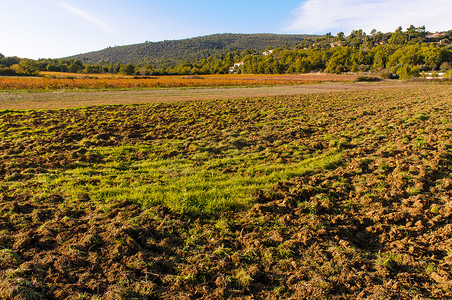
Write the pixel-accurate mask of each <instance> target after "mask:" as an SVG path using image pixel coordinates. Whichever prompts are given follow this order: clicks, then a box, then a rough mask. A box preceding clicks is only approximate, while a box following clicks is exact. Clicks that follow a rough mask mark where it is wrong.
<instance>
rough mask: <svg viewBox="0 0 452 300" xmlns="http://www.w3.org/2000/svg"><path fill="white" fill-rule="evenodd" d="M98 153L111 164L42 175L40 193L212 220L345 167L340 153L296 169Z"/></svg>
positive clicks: (247, 158)
mask: <svg viewBox="0 0 452 300" xmlns="http://www.w3.org/2000/svg"><path fill="white" fill-rule="evenodd" d="M97 151H99V152H101V153H102V154H103V155H104V156H105V157H109V159H108V160H107V161H106V162H105V163H103V164H95V165H92V164H84V165H83V164H81V165H79V166H78V167H77V168H74V169H70V170H67V171H65V172H64V173H60V174H54V175H51V174H50V175H49V174H43V175H41V176H40V178H39V179H38V181H39V183H40V184H39V186H40V189H41V190H45V191H48V192H52V193H53V192H55V191H58V192H60V193H62V194H63V195H65V196H66V198H67V199H68V200H69V201H77V200H79V199H81V198H86V199H88V198H89V199H90V200H93V201H96V202H98V203H105V204H108V203H117V202H118V201H125V200H128V201H132V202H134V203H137V204H140V205H143V206H146V207H149V206H154V205H164V206H166V207H168V208H169V209H171V210H172V211H175V212H178V213H186V214H191V215H211V214H215V213H219V212H222V211H226V210H230V209H243V208H246V207H249V205H250V204H251V203H252V202H253V194H254V193H255V192H256V191H257V190H266V189H269V188H270V187H271V186H272V185H273V184H275V183H276V182H279V181H286V180H289V179H290V178H293V177H295V176H301V175H303V174H306V173H310V172H314V171H315V170H317V169H326V168H331V167H333V166H337V165H338V164H340V163H341V153H340V152H335V151H333V152H329V153H324V154H320V155H317V156H313V157H309V158H301V159H300V160H299V161H294V162H291V163H269V162H267V161H266V160H265V159H262V157H260V156H259V154H258V153H250V154H246V155H241V156H237V157H232V156H231V157H227V158H217V159H215V158H213V159H212V158H210V159H209V160H208V161H207V160H206V161H205V163H202V164H201V165H199V166H197V165H196V162H195V161H196V160H193V159H180V158H173V159H160V160H152V159H150V160H143V161H139V162H136V161H129V162H127V161H121V162H119V161H118V160H117V155H115V153H113V152H114V151H117V149H109V148H105V149H99V150H97ZM232 169H234V170H235V171H234V172H232V171H231V172H229V170H232Z"/></svg>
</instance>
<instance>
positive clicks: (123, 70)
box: [119, 64, 135, 75]
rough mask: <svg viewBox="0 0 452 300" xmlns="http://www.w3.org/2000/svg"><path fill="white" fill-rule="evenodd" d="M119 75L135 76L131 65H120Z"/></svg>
mask: <svg viewBox="0 0 452 300" xmlns="http://www.w3.org/2000/svg"><path fill="white" fill-rule="evenodd" d="M119 74H121V75H133V74H135V67H134V66H133V65H132V64H126V65H121V67H120V68H119Z"/></svg>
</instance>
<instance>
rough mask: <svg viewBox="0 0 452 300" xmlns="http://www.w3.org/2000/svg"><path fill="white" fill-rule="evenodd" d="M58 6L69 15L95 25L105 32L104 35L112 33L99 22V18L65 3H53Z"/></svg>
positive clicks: (102, 22)
mask: <svg viewBox="0 0 452 300" xmlns="http://www.w3.org/2000/svg"><path fill="white" fill-rule="evenodd" d="M55 2H56V3H57V4H58V5H60V6H61V7H62V8H64V9H65V10H66V11H68V12H69V13H71V14H73V15H75V16H77V17H80V18H82V19H84V20H86V21H88V22H90V23H92V24H94V25H96V26H97V27H99V28H100V29H101V30H102V31H104V32H106V33H112V29H111V27H110V26H108V25H107V24H106V23H105V22H104V21H102V20H100V19H99V18H96V17H95V16H93V15H92V14H90V13H88V12H86V11H84V10H82V9H80V8H78V7H75V6H73V5H71V4H68V3H66V2H63V1H55Z"/></svg>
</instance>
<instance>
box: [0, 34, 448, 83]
mask: <svg viewBox="0 0 452 300" xmlns="http://www.w3.org/2000/svg"><path fill="white" fill-rule="evenodd" d="M267 50H268V49H267ZM272 50H273V51H271V53H270V52H266V53H263V52H262V51H258V50H254V49H245V50H235V51H229V52H228V51H224V52H220V53H215V54H212V55H210V56H208V57H206V58H202V59H196V60H192V61H190V60H188V59H187V60H186V61H184V62H182V63H180V64H178V65H172V64H167V65H163V66H161V65H160V66H159V65H153V64H149V63H148V64H120V63H113V62H105V61H103V60H101V61H99V62H98V63H97V64H85V63H82V61H81V60H80V59H40V60H31V59H26V58H25V59H20V58H18V57H4V56H3V55H1V54H0V75H37V74H38V73H39V72H40V71H54V72H71V73H87V74H91V73H111V74H122V75H173V74H179V75H195V74H198V75H202V74H226V73H231V72H234V73H247V74H292V73H309V72H326V73H345V72H373V73H378V74H380V75H382V76H388V77H394V78H402V79H405V78H410V77H416V76H419V75H420V74H421V73H422V72H426V71H434V70H450V69H451V68H452V30H450V31H447V32H442V33H435V34H431V33H428V32H426V30H425V26H422V27H414V26H413V25H412V26H410V27H409V28H407V29H406V30H403V29H402V27H399V28H398V29H396V30H395V31H394V32H389V33H382V32H379V31H376V30H372V31H371V32H370V34H366V33H365V32H363V31H362V30H354V31H352V32H351V33H350V35H348V36H345V35H344V33H342V32H339V33H338V34H337V35H336V36H333V35H331V33H327V34H326V35H324V36H322V37H317V38H315V39H314V38H307V39H304V40H303V41H301V42H300V43H295V44H293V45H292V46H289V45H288V44H287V43H286V44H285V45H284V46H283V47H280V48H277V49H272ZM264 54H265V55H264ZM238 62H242V63H241V64H240V65H239V67H236V68H232V66H234V63H238Z"/></svg>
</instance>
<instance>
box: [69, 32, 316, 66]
mask: <svg viewBox="0 0 452 300" xmlns="http://www.w3.org/2000/svg"><path fill="white" fill-rule="evenodd" d="M315 37H317V36H315V35H306V34H299V35H295V34H292V35H288V34H232V33H224V34H213V35H207V36H201V37H194V38H188V39H182V40H168V41H166V40H165V41H161V42H145V43H141V44H134V45H126V46H116V47H108V48H106V49H103V50H99V51H93V52H89V53H84V54H78V55H74V56H70V57H67V58H68V59H80V60H81V61H82V62H83V63H87V64H98V63H99V62H106V63H121V64H127V63H130V64H152V65H155V66H156V67H167V66H172V65H177V64H180V63H183V62H185V61H196V60H200V59H203V58H207V57H209V56H210V55H215V54H223V53H226V52H234V51H237V50H239V51H243V50H246V49H253V50H256V51H262V50H265V49H267V48H279V47H282V46H284V45H285V44H287V45H288V46H292V45H293V44H295V43H300V42H301V41H302V40H304V39H307V38H315Z"/></svg>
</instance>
